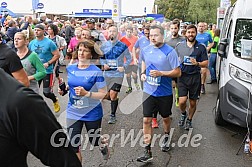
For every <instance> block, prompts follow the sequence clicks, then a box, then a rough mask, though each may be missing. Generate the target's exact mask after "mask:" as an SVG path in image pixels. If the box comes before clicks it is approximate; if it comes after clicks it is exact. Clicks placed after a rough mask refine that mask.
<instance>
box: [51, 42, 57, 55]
mask: <svg viewBox="0 0 252 167" xmlns="http://www.w3.org/2000/svg"><path fill="white" fill-rule="evenodd" d="M57 49H58V48H57V46H56V44H55V43H54V42H53V41H52V40H50V50H51V52H54V51H55V50H57Z"/></svg>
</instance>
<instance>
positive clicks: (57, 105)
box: [53, 98, 60, 113]
mask: <svg viewBox="0 0 252 167" xmlns="http://www.w3.org/2000/svg"><path fill="white" fill-rule="evenodd" d="M53 107H54V112H56V113H57V112H59V111H60V104H59V99H58V98H57V101H56V102H55V103H53Z"/></svg>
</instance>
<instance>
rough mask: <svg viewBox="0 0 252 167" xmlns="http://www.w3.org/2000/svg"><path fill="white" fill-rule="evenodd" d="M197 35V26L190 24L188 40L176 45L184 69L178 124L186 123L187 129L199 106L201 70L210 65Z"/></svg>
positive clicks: (179, 88)
mask: <svg viewBox="0 0 252 167" xmlns="http://www.w3.org/2000/svg"><path fill="white" fill-rule="evenodd" d="M196 35H197V27H196V26H194V25H188V26H187V28H186V38H187V40H186V41H183V42H180V43H179V44H178V45H177V46H176V51H177V53H178V56H179V59H180V63H181V65H180V66H181V71H182V75H181V77H179V78H178V93H179V108H180V110H181V118H180V120H179V123H178V125H179V126H180V127H183V126H184V124H185V127H184V128H185V129H186V130H189V129H190V128H192V118H193V115H194V113H195V111H196V107H197V106H196V101H197V99H198V97H199V95H200V89H201V74H200V70H201V68H205V67H207V65H208V60H207V58H208V56H207V50H206V47H205V46H204V44H201V43H200V42H198V41H197V40H196ZM188 96H189V97H188ZM187 98H189V104H190V105H189V108H188V110H186V102H187ZM187 112H188V114H187ZM187 115H188V117H187Z"/></svg>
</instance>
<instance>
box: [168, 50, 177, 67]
mask: <svg viewBox="0 0 252 167" xmlns="http://www.w3.org/2000/svg"><path fill="white" fill-rule="evenodd" d="M167 57H168V60H169V62H170V65H171V68H172V69H175V68H177V67H179V66H180V63H179V59H178V54H177V52H176V50H175V49H173V50H172V51H171V52H170V53H169V55H168V56H167Z"/></svg>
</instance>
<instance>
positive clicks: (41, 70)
mask: <svg viewBox="0 0 252 167" xmlns="http://www.w3.org/2000/svg"><path fill="white" fill-rule="evenodd" d="M31 54H32V55H31V57H30V59H29V60H30V62H31V63H32V65H33V66H34V67H35V69H36V73H35V74H33V75H32V76H28V78H29V80H34V79H35V80H37V81H38V80H41V79H43V78H44V77H45V76H46V69H45V67H44V66H43V64H42V62H41V61H40V59H39V57H38V56H37V54H36V53H34V52H33V53H31Z"/></svg>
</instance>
